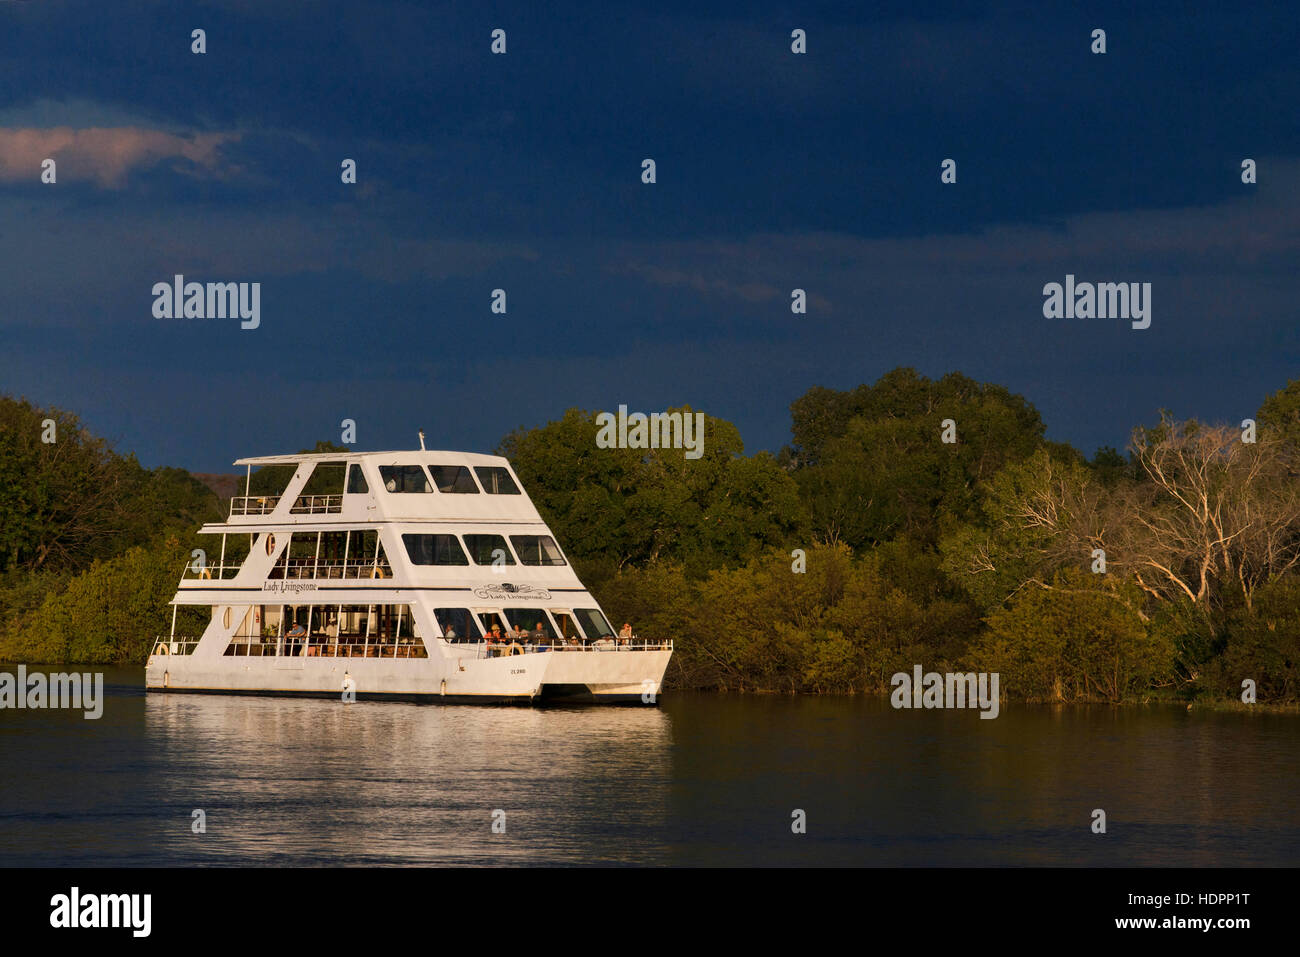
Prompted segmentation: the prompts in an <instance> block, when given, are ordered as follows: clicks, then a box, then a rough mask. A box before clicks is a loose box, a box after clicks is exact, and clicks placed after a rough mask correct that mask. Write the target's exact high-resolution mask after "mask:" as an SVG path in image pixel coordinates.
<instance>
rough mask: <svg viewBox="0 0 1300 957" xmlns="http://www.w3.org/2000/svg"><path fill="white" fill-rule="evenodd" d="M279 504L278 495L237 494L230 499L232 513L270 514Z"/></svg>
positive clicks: (233, 514)
mask: <svg viewBox="0 0 1300 957" xmlns="http://www.w3.org/2000/svg"><path fill="white" fill-rule="evenodd" d="M279 504H280V496H278V495H236V496H235V497H234V498H232V499H231V500H230V515H231V517H232V518H233V517H234V516H236V515H270V514H271V513H272V512H274V511H275V508H276V506H277V505H279Z"/></svg>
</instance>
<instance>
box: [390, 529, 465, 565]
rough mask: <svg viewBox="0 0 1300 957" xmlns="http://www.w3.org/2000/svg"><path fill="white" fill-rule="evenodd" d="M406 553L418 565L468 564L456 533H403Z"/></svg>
mask: <svg viewBox="0 0 1300 957" xmlns="http://www.w3.org/2000/svg"><path fill="white" fill-rule="evenodd" d="M402 544H404V545H405V546H406V554H408V555H410V556H411V562H412V563H413V564H416V565H468V564H469V559H468V558H466V557H465V550H464V549H463V548H461V547H460V542H459V541H457V540H456V536H455V535H403V536H402Z"/></svg>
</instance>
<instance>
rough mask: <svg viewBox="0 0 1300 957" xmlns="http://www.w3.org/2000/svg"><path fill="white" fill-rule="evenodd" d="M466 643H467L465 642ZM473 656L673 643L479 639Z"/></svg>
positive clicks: (662, 647) (669, 646)
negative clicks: (587, 642) (585, 642)
mask: <svg viewBox="0 0 1300 957" xmlns="http://www.w3.org/2000/svg"><path fill="white" fill-rule="evenodd" d="M467 644H468V643H467ZM473 648H474V657H476V658H506V657H510V656H511V655H521V654H522V655H530V654H540V653H547V652H549V653H571V652H584V651H585V652H620V651H672V650H673V643H672V640H671V639H669V640H667V641H642V640H641V639H640V638H634V639H632V640H631V641H626V642H619V641H616V640H614V639H612V638H605V639H601V640H598V641H593V642H591V643H590V644H583V643H582V642H573V643H570V642H561V641H559V640H558V639H557V640H555V641H551V642H531V641H528V642H519V641H509V640H507V641H486V642H485V641H480V642H477V643H474V644H473Z"/></svg>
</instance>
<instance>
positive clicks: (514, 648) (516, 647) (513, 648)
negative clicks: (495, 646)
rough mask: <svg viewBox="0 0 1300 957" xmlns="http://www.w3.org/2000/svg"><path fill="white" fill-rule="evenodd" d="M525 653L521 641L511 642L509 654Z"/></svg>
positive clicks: (507, 651) (507, 653) (508, 649)
mask: <svg viewBox="0 0 1300 957" xmlns="http://www.w3.org/2000/svg"><path fill="white" fill-rule="evenodd" d="M523 653H524V649H523V648H522V647H521V646H520V644H519V642H517V641H512V642H510V647H509V648H507V649H506V655H507V656H509V655H522V654H523Z"/></svg>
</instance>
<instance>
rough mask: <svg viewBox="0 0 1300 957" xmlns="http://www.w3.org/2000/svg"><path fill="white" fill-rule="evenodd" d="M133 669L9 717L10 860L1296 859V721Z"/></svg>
mask: <svg viewBox="0 0 1300 957" xmlns="http://www.w3.org/2000/svg"><path fill="white" fill-rule="evenodd" d="M9 670H13V669H12V668H11V669H9ZM49 670H60V669H49ZM143 678H144V675H143V670H141V669H118V670H112V669H109V670H106V671H105V680H106V682H107V683H108V684H107V687H106V692H107V701H106V704H105V708H104V713H103V716H102V717H101V718H100V719H98V720H85V719H84V718H83V717H82V715H81V713H80V712H68V711H50V710H46V711H31V710H22V711H17V710H7V709H6V710H0V773H2V774H3V777H2V778H0V781H2V784H0V865H38V866H39V865H58V866H72V865H77V866H87V865H89V866H99V865H190V864H204V865H223V864H255V865H281V864H293V865H327V864H328V865H334V864H344V865H361V864H416V865H439V864H511V865H534V864H545V865H580V864H603V865H611V864H612V865H621V864H649V865H754V864H759V865H812V864H827V865H865V866H876V865H890V866H898V865H902V866H934V865H964V866H971V865H974V866H980V865H1048V866H1054V865H1061V866H1071V865H1094V866H1111V865H1120V866H1131V865H1153V866H1165V865H1181V866H1209V865H1217V866H1233V865H1237V866H1241V865H1268V866H1282V865H1295V864H1296V863H1297V862H1300V717H1297V716H1294V715H1264V714H1235V713H1234V714H1217V713H1212V712H1207V711H1191V712H1189V711H1187V710H1185V709H1184V708H1181V707H1169V706H1160V707H1141V708H1109V707H1046V706H1039V707H1026V706H1015V705H1004V706H1003V708H1002V711H1001V714H1000V715H999V717H998V718H996V719H995V720H981V719H980V718H979V716H978V712H977V711H961V712H955V711H895V710H893V709H891V708H890V707H889V704H888V701H887V700H883V699H875V698H841V697H818V698H811V697H810V698H792V697H769V696H753V695H744V696H742V695H705V694H669V695H665V696H664V697H663V699H662V701H661V706H660V707H659V708H653V709H651V708H646V709H640V708H636V709H631V708H573V709H547V710H534V709H529V708H499V707H465V706H460V707H457V706H436V705H415V704H398V703H373V702H366V701H362V702H358V703H356V704H343V703H342V702H339V701H326V700H308V699H291V698H262V697H234V696H219V695H211V696H209V695H168V694H157V693H152V694H148V695H146V694H145V693H144V691H143V690H142V687H143ZM1094 809H1101V810H1103V811H1104V812H1105V814H1106V833H1105V834H1095V833H1093V831H1092V828H1091V824H1092V821H1093V811H1094ZM195 810H201V811H202V812H203V815H204V822H205V825H206V830H205V831H204V832H203V833H194V829H193V822H194V820H195V816H194V811H195ZM797 811H802V812H803V814H802V817H803V819H804V820H805V821H806V833H801V834H797V833H794V828H793V827H792V824H793V822H794V821H795V820H796V818H797V817H799V815H797V814H796V812H797ZM498 812H501V813H498ZM494 822H495V824H496V830H495V831H494V827H493V825H494ZM502 830H503V831H504V832H503V833H502V832H501V831H502Z"/></svg>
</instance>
